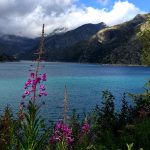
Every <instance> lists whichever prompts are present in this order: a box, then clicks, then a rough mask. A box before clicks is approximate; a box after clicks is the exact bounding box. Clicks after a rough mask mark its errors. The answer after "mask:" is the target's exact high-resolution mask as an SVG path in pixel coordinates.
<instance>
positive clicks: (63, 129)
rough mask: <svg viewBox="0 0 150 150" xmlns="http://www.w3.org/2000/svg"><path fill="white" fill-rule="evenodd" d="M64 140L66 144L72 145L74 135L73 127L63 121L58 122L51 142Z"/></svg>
mask: <svg viewBox="0 0 150 150" xmlns="http://www.w3.org/2000/svg"><path fill="white" fill-rule="evenodd" d="M62 141H65V142H66V144H68V145H71V144H72V143H73V142H74V138H73V136H72V129H71V128H69V127H68V126H67V125H66V124H64V123H63V122H58V123H57V124H56V125H55V128H54V133H53V135H52V137H51V138H50V143H52V144H53V143H57V142H62Z"/></svg>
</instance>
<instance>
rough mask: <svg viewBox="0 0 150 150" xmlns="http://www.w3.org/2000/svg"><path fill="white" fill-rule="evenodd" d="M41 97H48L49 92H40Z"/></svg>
mask: <svg viewBox="0 0 150 150" xmlns="http://www.w3.org/2000/svg"><path fill="white" fill-rule="evenodd" d="M39 95H41V96H42V95H44V96H47V92H45V91H40V94H39Z"/></svg>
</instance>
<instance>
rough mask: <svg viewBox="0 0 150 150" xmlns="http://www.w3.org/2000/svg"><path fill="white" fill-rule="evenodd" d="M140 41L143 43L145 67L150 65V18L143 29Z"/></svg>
mask: <svg viewBox="0 0 150 150" xmlns="http://www.w3.org/2000/svg"><path fill="white" fill-rule="evenodd" d="M140 39H141V42H142V61H143V64H145V65H150V42H149V41H150V18H148V19H147V21H146V23H145V24H144V25H143V26H142V27H141V33H140Z"/></svg>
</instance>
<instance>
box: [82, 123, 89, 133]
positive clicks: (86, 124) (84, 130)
mask: <svg viewBox="0 0 150 150" xmlns="http://www.w3.org/2000/svg"><path fill="white" fill-rule="evenodd" d="M89 132H90V125H89V123H88V122H87V121H85V122H84V124H83V126H82V133H83V134H88V133H89Z"/></svg>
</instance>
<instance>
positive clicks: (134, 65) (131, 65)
mask: <svg viewBox="0 0 150 150" xmlns="http://www.w3.org/2000/svg"><path fill="white" fill-rule="evenodd" d="M6 62H7V61H6ZM8 62H9V61H8ZM12 62H34V61H33V60H19V61H12ZM42 62H44V63H66V64H69V63H70V64H89V65H101V66H128V67H150V66H148V65H138V64H101V63H90V62H65V61H42Z"/></svg>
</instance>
